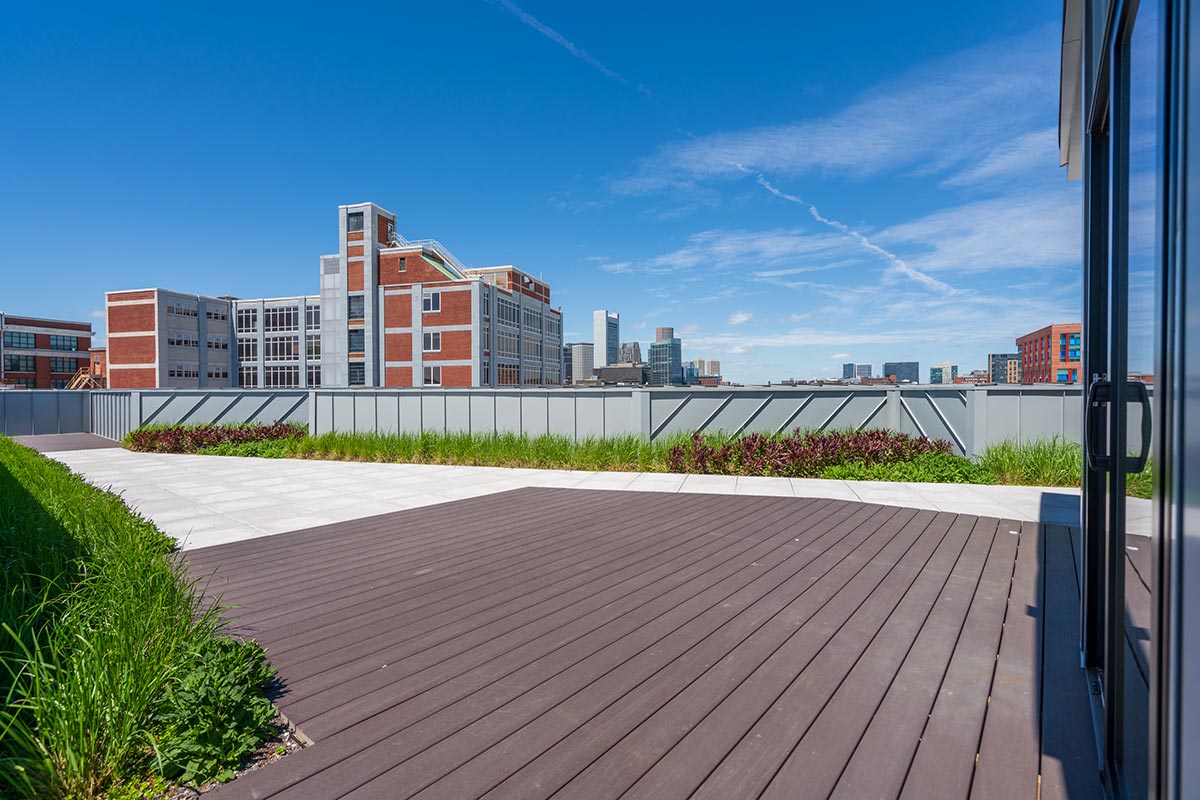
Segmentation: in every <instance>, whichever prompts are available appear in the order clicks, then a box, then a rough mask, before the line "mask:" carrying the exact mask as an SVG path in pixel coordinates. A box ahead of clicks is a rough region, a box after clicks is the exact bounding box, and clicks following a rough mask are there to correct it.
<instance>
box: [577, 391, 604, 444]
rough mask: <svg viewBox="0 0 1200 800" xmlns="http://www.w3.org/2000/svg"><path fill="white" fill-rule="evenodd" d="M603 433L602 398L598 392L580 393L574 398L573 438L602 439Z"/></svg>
mask: <svg viewBox="0 0 1200 800" xmlns="http://www.w3.org/2000/svg"><path fill="white" fill-rule="evenodd" d="M605 435H606V434H605V431H604V396H603V395H602V394H601V393H599V392H592V393H588V392H586V391H580V392H578V393H577V394H576V397H575V438H576V439H577V440H582V439H587V438H589V437H591V438H602V437H603V436H605Z"/></svg>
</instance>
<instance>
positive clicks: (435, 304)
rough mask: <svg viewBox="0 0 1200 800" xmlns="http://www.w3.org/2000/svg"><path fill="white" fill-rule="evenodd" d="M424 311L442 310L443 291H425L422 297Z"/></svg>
mask: <svg viewBox="0 0 1200 800" xmlns="http://www.w3.org/2000/svg"><path fill="white" fill-rule="evenodd" d="M421 310H422V311H429V312H435V311H441V310H442V293H441V292H425V295H424V297H422V298H421Z"/></svg>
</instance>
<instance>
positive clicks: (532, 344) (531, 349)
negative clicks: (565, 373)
mask: <svg viewBox="0 0 1200 800" xmlns="http://www.w3.org/2000/svg"><path fill="white" fill-rule="evenodd" d="M525 357H526V358H531V359H534V360H535V361H541V360H542V340H541V339H537V338H534V337H526V338H525Z"/></svg>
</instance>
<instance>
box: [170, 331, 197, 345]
mask: <svg viewBox="0 0 1200 800" xmlns="http://www.w3.org/2000/svg"><path fill="white" fill-rule="evenodd" d="M167 345H168V346H169V347H199V346H200V338H199V337H198V336H197V335H196V334H195V333H193V332H191V331H171V330H169V331H167Z"/></svg>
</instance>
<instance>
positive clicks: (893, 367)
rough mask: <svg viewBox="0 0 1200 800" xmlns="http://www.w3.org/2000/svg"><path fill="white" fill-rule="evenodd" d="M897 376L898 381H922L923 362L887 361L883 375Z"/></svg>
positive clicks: (885, 376) (884, 364)
mask: <svg viewBox="0 0 1200 800" xmlns="http://www.w3.org/2000/svg"><path fill="white" fill-rule="evenodd" d="M892 375H895V376H896V383H920V382H921V363H920V362H919V361H885V362H884V363H883V375H882V376H881V377H884V378H887V377H890V376H892Z"/></svg>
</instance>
